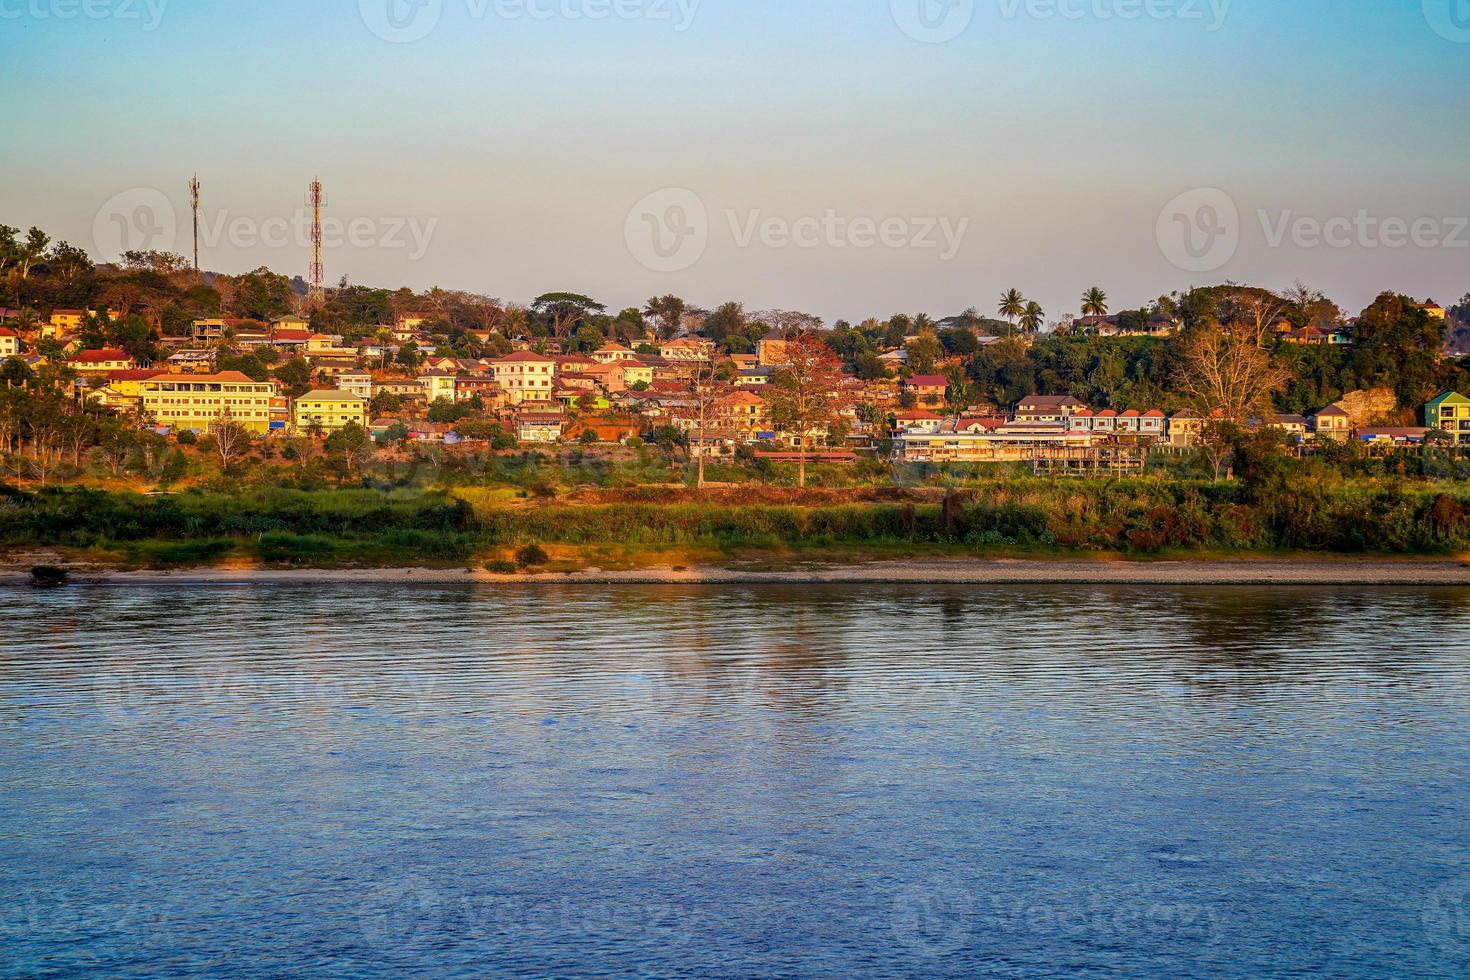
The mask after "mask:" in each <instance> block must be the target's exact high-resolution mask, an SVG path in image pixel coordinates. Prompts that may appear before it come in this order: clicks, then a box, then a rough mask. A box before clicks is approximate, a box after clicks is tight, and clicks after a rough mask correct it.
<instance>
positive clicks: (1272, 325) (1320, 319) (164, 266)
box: [0, 225, 1470, 421]
mask: <svg viewBox="0 0 1470 980" xmlns="http://www.w3.org/2000/svg"><path fill="white" fill-rule="evenodd" d="M304 294H305V284H304V283H302V282H301V281H300V279H299V278H297V279H288V278H287V277H285V276H282V275H280V274H278V273H274V272H272V271H271V270H269V269H265V268H261V269H256V270H254V271H252V272H248V273H245V274H243V275H237V276H228V275H219V274H214V273H205V274H203V275H199V274H196V273H195V272H194V271H193V270H192V269H191V268H190V267H189V263H188V262H187V261H186V260H185V259H183V258H182V257H181V256H178V255H173V254H170V253H159V252H132V253H128V254H127V255H125V256H124V257H123V259H122V260H121V261H120V262H119V263H117V264H115V265H101V266H99V265H95V264H94V263H93V262H92V260H91V259H90V258H89V257H88V256H87V255H86V253H85V252H83V251H81V250H80V249H77V248H75V247H73V246H71V245H69V244H67V243H65V242H53V241H52V240H51V239H50V237H49V236H48V235H47V234H46V233H45V232H44V231H42V230H40V229H34V228H33V229H31V230H30V231H29V232H28V233H26V234H24V235H22V234H21V233H20V232H19V231H18V230H17V229H15V228H11V227H8V226H5V225H0V306H3V307H8V308H12V309H19V310H21V311H22V313H21V319H22V322H21V324H20V326H21V328H22V329H23V330H24V329H26V328H28V327H32V326H34V325H35V324H36V323H38V322H39V319H40V317H41V314H42V313H44V312H47V311H49V310H51V309H54V308H82V309H88V310H92V309H112V310H114V311H116V312H117V314H118V315H117V316H116V317H115V318H108V317H105V316H104V317H101V318H95V319H94V318H89V319H88V321H87V323H86V326H85V330H84V333H83V338H82V340H83V344H84V346H86V347H103V346H110V347H120V348H123V349H125V350H127V351H128V352H129V353H130V354H132V355H133V356H134V357H136V358H138V359H139V360H142V361H150V360H154V359H156V357H157V355H159V354H160V353H161V351H160V349H159V346H158V341H159V340H160V339H161V338H163V337H168V336H174V337H181V336H185V335H187V334H188V332H189V330H190V328H191V326H192V323H193V321H194V320H195V319H199V318H209V317H226V318H239V319H247V320H256V321H260V322H262V323H264V322H269V321H270V320H273V319H275V318H277V317H280V316H283V315H285V314H288V313H292V312H296V311H300V310H302V309H303V308H304V306H305V302H304V299H305V296H304ZM996 309H997V312H998V315H999V317H1000V318H999V319H997V318H995V317H988V316H985V315H982V314H981V313H980V312H978V311H977V310H976V309H974V308H972V309H969V310H966V311H964V312H963V313H960V314H958V315H955V316H950V317H946V318H943V319H935V318H933V317H931V316H929V315H928V314H925V313H920V314H912V315H911V314H906V313H896V314H893V315H891V316H888V317H886V318H884V319H878V318H872V319H868V320H865V321H863V322H862V323H859V324H852V323H848V322H846V321H839V322H838V323H837V324H835V325H834V327H833V328H832V329H831V330H827V331H825V332H824V334H823V336H824V338H825V339H826V341H827V343H828V344H829V345H830V346H831V347H832V348H833V350H834V351H836V352H837V354H838V355H839V356H840V358H841V359H842V361H843V362H844V365H845V366H846V368H847V370H848V371H849V372H850V373H852V374H853V375H855V376H856V377H858V378H862V379H868V380H875V379H879V378H884V377H891V376H893V375H895V374H896V373H899V372H900V370H902V371H907V372H910V373H919V374H930V373H935V372H938V371H940V370H943V372H944V373H945V374H946V375H947V377H948V380H949V382H950V399H951V402H952V403H953V404H954V405H955V406H956V407H959V408H963V407H968V406H970V405H972V404H984V403H992V404H995V405H999V406H1007V405H1010V404H1014V403H1015V402H1016V400H1017V399H1019V398H1021V397H1022V396H1025V395H1028V394H1032V393H1041V394H1069V395H1073V396H1075V397H1078V398H1081V399H1083V400H1085V401H1087V402H1088V403H1090V404H1093V405H1096V406H1098V407H1100V408H1116V409H1124V408H1140V409H1141V408H1147V407H1159V408H1164V409H1166V410H1174V409H1178V408H1181V407H1184V405H1183V400H1182V398H1181V396H1180V395H1179V394H1178V390H1179V386H1178V383H1177V382H1178V377H1179V374H1180V372H1181V370H1182V369H1183V367H1182V362H1183V358H1184V351H1185V349H1186V347H1187V345H1188V343H1189V340H1190V337H1191V336H1192V335H1193V334H1195V333H1197V332H1199V331H1208V330H1212V329H1217V328H1219V327H1221V326H1227V327H1238V326H1241V325H1246V326H1249V327H1251V328H1252V329H1254V330H1255V331H1256V332H1257V333H1259V335H1260V336H1261V342H1262V344H1263V345H1265V346H1267V347H1269V348H1270V352H1271V357H1272V359H1273V361H1275V362H1276V363H1277V364H1278V365H1279V366H1281V367H1283V368H1284V369H1285V370H1286V372H1287V375H1288V383H1287V384H1286V385H1285V386H1284V387H1283V388H1282V390H1280V391H1279V392H1277V393H1276V394H1275V404H1276V407H1277V409H1278V410H1279V411H1281V412H1283V413H1289V414H1305V413H1308V412H1311V411H1315V410H1316V409H1319V408H1322V407H1323V406H1325V405H1328V404H1330V403H1332V402H1333V401H1335V400H1337V399H1338V398H1341V397H1342V396H1343V395H1344V394H1346V393H1347V392H1349V391H1354V390H1360V389H1365V388H1373V387H1388V388H1392V389H1393V390H1394V391H1395V393H1396V394H1397V396H1398V399H1399V405H1400V408H1401V409H1402V410H1403V411H1404V412H1405V413H1410V412H1412V411H1414V410H1416V409H1417V408H1418V407H1420V406H1422V405H1423V404H1424V403H1425V402H1426V401H1428V400H1429V399H1430V398H1432V397H1433V396H1434V395H1436V394H1438V393H1439V392H1440V391H1443V390H1446V389H1453V388H1459V387H1462V386H1470V374H1467V372H1466V369H1465V367H1464V366H1463V365H1462V364H1460V363H1456V362H1453V361H1445V360H1442V359H1441V357H1440V354H1441V352H1442V351H1443V350H1444V349H1445V346H1446V341H1447V339H1448V338H1449V337H1450V336H1451V334H1452V333H1453V332H1454V331H1457V330H1465V331H1470V294H1467V295H1466V296H1465V297H1464V298H1463V299H1462V300H1461V301H1460V303H1459V304H1458V305H1456V306H1454V307H1453V308H1452V309H1451V310H1450V311H1449V312H1450V316H1449V319H1448V321H1445V320H1437V319H1435V318H1433V317H1430V316H1429V315H1428V314H1427V313H1425V312H1424V311H1423V310H1422V309H1420V308H1419V307H1418V306H1417V304H1415V303H1414V302H1413V301H1412V300H1410V299H1409V298H1408V297H1404V296H1399V295H1397V294H1396V293H1391V292H1386V293H1384V294H1382V295H1381V296H1379V297H1378V299H1377V300H1375V301H1374V302H1373V304H1371V305H1370V306H1369V307H1368V308H1367V309H1366V310H1363V311H1362V312H1361V314H1360V315H1359V316H1358V317H1357V320H1356V323H1355V325H1354V327H1353V336H1352V340H1353V343H1352V346H1351V347H1350V348H1343V347H1334V346H1310V345H1300V344H1293V343H1287V342H1285V341H1284V340H1282V339H1281V338H1280V337H1279V336H1278V334H1277V331H1276V327H1277V326H1278V325H1284V326H1288V327H1291V328H1294V329H1301V328H1305V327H1319V328H1323V329H1330V328H1333V327H1335V326H1336V325H1338V324H1340V323H1341V322H1342V320H1343V319H1344V311H1342V310H1341V309H1340V308H1339V307H1338V306H1337V305H1336V304H1335V303H1333V302H1332V301H1331V300H1330V299H1328V298H1327V297H1325V296H1323V295H1322V294H1321V293H1320V292H1316V291H1313V290H1311V289H1309V288H1308V287H1306V286H1303V285H1301V284H1298V285H1297V286H1295V287H1293V288H1292V289H1290V290H1287V291H1285V292H1282V293H1276V292H1271V291H1269V290H1265V289H1260V288H1256V287H1249V286H1241V285H1236V284H1225V285H1221V286H1212V287H1203V288H1196V289H1191V290H1189V291H1187V292H1182V293H1180V292H1175V293H1170V294H1168V295H1164V296H1160V297H1159V298H1158V299H1157V300H1155V301H1153V302H1151V303H1149V304H1147V305H1146V306H1144V307H1142V308H1140V309H1137V310H1124V311H1121V312H1119V313H1118V314H1117V315H1116V319H1117V327H1118V328H1119V329H1120V330H1123V331H1128V330H1135V329H1139V330H1141V329H1144V328H1147V327H1148V326H1149V325H1150V324H1151V323H1155V322H1157V321H1158V320H1159V319H1161V318H1162V319H1163V320H1164V321H1165V322H1173V323H1178V324H1180V325H1181V326H1182V332H1181V333H1180V334H1178V335H1176V336H1172V337H1138V338H1101V337H1096V336H1088V335H1085V334H1081V333H1078V332H1074V331H1073V321H1072V319H1071V318H1070V317H1065V318H1063V319H1062V321H1061V323H1060V324H1059V325H1058V328H1057V329H1056V330H1055V331H1053V332H1051V333H1043V332H1040V328H1041V325H1042V324H1043V323H1044V322H1045V314H1044V311H1042V310H1041V308H1040V306H1039V305H1038V304H1036V303H1035V302H1034V301H1027V300H1026V299H1025V298H1024V297H1023V296H1022V295H1021V293H1020V292H1019V291H1018V290H1015V289H1012V290H1009V291H1008V292H1007V293H1006V294H1005V295H1003V296H1002V297H1001V301H1000V303H999V305H998V306H997V307H996ZM1081 309H1082V312H1083V314H1085V315H1086V316H1088V317H1094V318H1095V317H1099V316H1103V315H1106V314H1108V313H1109V305H1108V298H1107V294H1106V293H1105V292H1104V291H1103V290H1102V289H1100V288H1098V287H1093V288H1090V289H1088V290H1087V291H1086V292H1085V293H1084V294H1083V296H1082V298H1081ZM410 314H411V315H415V316H419V317H422V318H423V319H424V320H425V322H424V324H423V329H424V330H425V331H426V332H427V333H429V334H430V335H432V336H433V338H434V341H433V343H434V349H433V350H432V351H431V350H426V349H420V348H419V346H418V345H417V344H413V343H410V344H408V345H405V349H404V350H402V351H400V352H399V354H398V361H399V363H400V365H401V366H404V367H407V368H412V367H415V366H416V365H417V364H418V363H420V362H421V361H422V360H423V357H424V356H425V355H427V354H430V353H433V354H438V355H445V356H459V357H484V356H500V355H503V354H505V353H507V352H508V351H509V350H510V342H511V340H512V339H516V338H530V339H531V340H532V341H536V340H538V339H547V340H553V339H554V340H555V341H557V342H558V343H559V344H560V345H561V347H562V348H563V349H565V350H567V351H570V352H587V351H591V350H596V349H597V348H598V347H601V346H602V345H604V344H605V343H607V342H609V341H616V342H621V343H627V344H633V345H638V344H639V343H640V342H643V341H646V340H647V339H648V338H649V337H650V336H655V337H658V338H663V339H670V338H673V337H677V336H680V335H681V334H683V333H685V332H692V333H694V334H696V335H699V336H702V337H704V338H705V339H707V340H709V341H710V342H711V343H712V344H714V345H715V347H716V349H718V350H720V351H722V352H725V353H732V354H737V353H750V352H752V351H754V350H755V349H756V345H757V343H758V341H759V340H760V339H761V338H762V337H764V336H767V335H768V334H770V333H772V332H775V333H778V334H789V333H792V332H795V331H808V330H813V329H816V328H820V327H822V326H823V324H822V321H821V319H820V318H818V317H816V316H812V315H810V314H806V313H802V312H799V311H792V310H763V311H753V310H747V309H746V307H745V306H744V304H742V303H740V302H738V301H730V302H726V303H723V304H720V305H719V306H717V307H715V308H713V309H702V308H699V307H697V306H695V305H693V304H691V303H688V302H686V301H685V300H684V299H682V298H680V297H678V296H674V295H666V296H655V297H652V298H650V299H649V301H648V302H647V303H646V304H645V305H644V306H642V307H629V308H627V309H623V310H620V311H613V310H611V309H609V308H608V307H607V306H606V305H605V304H603V303H601V302H599V301H597V300H596V299H594V298H592V297H589V296H586V295H583V294H581V293H576V292H552V293H547V294H545V295H542V296H538V297H536V298H535V299H534V300H532V301H531V302H529V303H527V304H524V305H520V304H515V303H506V302H502V301H501V300H499V299H495V298H493V297H489V296H484V295H479V294H475V293H469V292H463V291H452V290H443V289H433V290H429V291H428V292H424V293H416V292H414V291H412V290H409V289H391V290H390V289H383V288H372V287H368V286H362V285H356V284H352V283H350V282H348V281H347V280H346V279H343V280H342V281H341V282H340V283H339V284H338V285H337V287H336V288H335V289H332V290H329V291H328V296H327V300H326V303H325V305H324V306H322V307H321V308H320V309H317V310H314V311H312V312H311V313H310V322H311V326H312V328H313V329H314V330H317V331H320V332H325V333H331V334H340V335H342V336H343V337H345V338H346V340H347V341H348V342H349V343H356V342H360V341H367V340H375V339H376V340H383V341H386V340H388V339H390V338H389V337H387V336H386V335H385V333H384V331H382V329H381V327H382V326H383V325H385V324H392V323H394V322H396V320H397V319H398V318H399V317H401V316H405V315H410ZM1077 322H1086V321H1077ZM993 337H999V338H1001V339H1000V340H999V341H998V342H988V338H993ZM982 338H987V342H984V343H982ZM900 346H902V347H903V348H904V350H905V351H906V354H907V358H908V366H907V368H904V369H899V368H897V367H895V366H894V365H893V364H891V363H889V362H887V361H884V360H883V359H882V358H881V357H880V354H881V353H883V352H886V351H891V350H893V349H895V348H898V347H900ZM644 349H645V350H647V349H648V348H644ZM41 353H59V352H56V351H50V352H48V351H46V350H42V351H41ZM222 363H224V364H225V365H227V366H229V367H230V368H231V369H237V370H243V371H244V372H245V373H247V374H249V375H250V376H251V377H264V376H266V375H267V374H272V373H273V374H277V375H279V374H280V373H281V372H282V371H285V372H287V374H289V375H291V377H290V383H291V384H292V385H293V387H294V388H296V389H298V390H300V389H302V388H304V387H305V386H307V385H308V384H309V382H310V377H309V368H308V367H307V366H306V364H305V362H299V363H298V362H295V361H292V362H286V363H284V364H277V363H273V362H272V361H271V359H270V355H269V354H268V353H261V354H241V355H240V356H238V357H236V356H235V355H234V354H232V353H230V352H228V351H226V352H225V354H224V360H223V362H222ZM303 375H304V377H303ZM1399 421H1408V420H1407V419H1400V420H1399Z"/></svg>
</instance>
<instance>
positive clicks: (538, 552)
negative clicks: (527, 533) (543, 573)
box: [516, 544, 551, 568]
mask: <svg viewBox="0 0 1470 980" xmlns="http://www.w3.org/2000/svg"><path fill="white" fill-rule="evenodd" d="M549 561H551V556H550V555H548V554H547V553H546V549H545V548H543V547H541V546H540V545H539V544H528V545H526V546H525V547H523V548H520V549H518V550H517V551H516V564H518V565H520V566H521V567H522V568H527V567H530V566H533V565H545V564H546V563H547V562H549Z"/></svg>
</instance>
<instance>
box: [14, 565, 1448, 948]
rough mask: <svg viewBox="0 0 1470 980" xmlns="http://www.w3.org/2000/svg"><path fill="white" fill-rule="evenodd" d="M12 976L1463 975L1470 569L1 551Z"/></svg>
mask: <svg viewBox="0 0 1470 980" xmlns="http://www.w3.org/2000/svg"><path fill="white" fill-rule="evenodd" d="M5 598H6V600H7V603H6V604H7V606H8V608H9V610H10V612H11V615H10V617H9V625H8V629H7V632H6V636H5V637H4V639H3V640H0V772H3V773H4V774H5V778H4V780H3V784H0V858H3V861H0V891H3V893H4V894H6V895H8V896H12V897H13V900H11V901H9V902H7V903H6V905H5V907H4V910H3V912H0V975H3V976H10V975H20V976H33V975H43V976H44V975H58V976H64V975H82V974H91V973H105V974H108V975H138V976H144V975H148V976H157V975H160V974H174V975H177V974H196V975H198V974H208V975H216V974H220V973H229V974H232V975H246V976H280V975H317V976H344V975H346V976H363V975H373V976H379V975H387V976H396V975H403V974H405V973H415V972H423V973H427V974H431V975H436V976H456V975H463V976H483V975H486V974H505V973H519V974H525V975H538V976H539V975H548V974H551V975H565V974H576V973H585V972H588V971H591V970H600V971H602V972H606V973H613V974H638V975H668V974H676V973H684V974H701V975H703V974H719V975H768V974H799V975H830V976H851V975H855V974H864V975H866V974H876V975H893V976H925V975H962V974H976V973H982V974H986V975H1001V976H1047V975H1058V974H1064V975H1074V974H1082V975H1090V974H1097V975H1102V974H1107V975H1130V976H1131V975H1168V976H1183V975H1211V976H1240V977H1246V976H1251V977H1254V976H1261V975H1268V974H1269V975H1281V974H1287V973H1293V972H1296V973H1303V974H1331V975H1341V976H1385V975H1423V976H1454V975H1464V974H1465V972H1466V971H1467V970H1470V831H1467V830H1466V828H1467V827H1470V788H1467V787H1470V772H1467V769H1470V734H1467V733H1470V725H1467V721H1470V711H1467V709H1470V605H1467V601H1466V600H1467V598H1470V595H1467V594H1466V593H1463V592H1455V591H1432V590H1424V591H1414V590H1388V591H1363V590H1352V591H1344V590H1331V589H1230V590H1227V589H1217V588H1216V589H1136V588H1133V589H1128V588H1100V587H1091V586H1086V587H1082V586H1079V587H1077V588H1065V587H1049V588H958V587H952V588H920V587H894V586H889V587H877V586H874V587H861V588H859V587H842V588H835V587H834V588H810V587H801V588H796V587H792V588H775V587H770V588H750V587H745V588H697V587H668V588H645V587H640V588H625V589H613V588H609V589H591V588H582V587H575V588H573V587H568V588H542V589H510V590H493V589H477V588H471V587H465V588H419V589H387V588H382V587H378V586H328V587H322V588H311V589H306V588H300V587H287V586H262V587H231V588H211V589H202V588H201V589H122V588H115V589H73V590H65V591H59V592H50V593H43V592H32V591H29V590H27V591H15V592H9V593H6V594H5Z"/></svg>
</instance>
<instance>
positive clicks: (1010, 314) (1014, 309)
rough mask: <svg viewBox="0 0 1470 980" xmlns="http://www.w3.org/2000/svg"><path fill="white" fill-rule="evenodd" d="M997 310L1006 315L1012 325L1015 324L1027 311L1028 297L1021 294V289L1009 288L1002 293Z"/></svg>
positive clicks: (1007, 320)
mask: <svg viewBox="0 0 1470 980" xmlns="http://www.w3.org/2000/svg"><path fill="white" fill-rule="evenodd" d="M996 312H998V313H999V314H1000V315H1001V316H1003V317H1005V318H1006V322H1007V323H1009V324H1010V325H1011V326H1015V325H1016V321H1017V320H1019V319H1020V318H1021V317H1022V316H1023V315H1025V313H1026V297H1024V296H1022V295H1021V291H1020V290H1019V289H1008V290H1006V291H1005V293H1003V294H1002V295H1001V297H1000V306H999V307H997V309H996Z"/></svg>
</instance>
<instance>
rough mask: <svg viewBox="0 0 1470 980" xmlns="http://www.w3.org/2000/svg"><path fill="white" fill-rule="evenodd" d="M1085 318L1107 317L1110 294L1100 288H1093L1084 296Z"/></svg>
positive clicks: (1083, 310) (1083, 311) (1083, 313)
mask: <svg viewBox="0 0 1470 980" xmlns="http://www.w3.org/2000/svg"><path fill="white" fill-rule="evenodd" d="M1082 315H1083V316H1107V315H1108V294H1107V293H1105V292H1103V291H1102V288H1101V287H1099V286H1093V287H1091V288H1089V289H1088V290H1087V292H1085V293H1083V294H1082Z"/></svg>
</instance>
